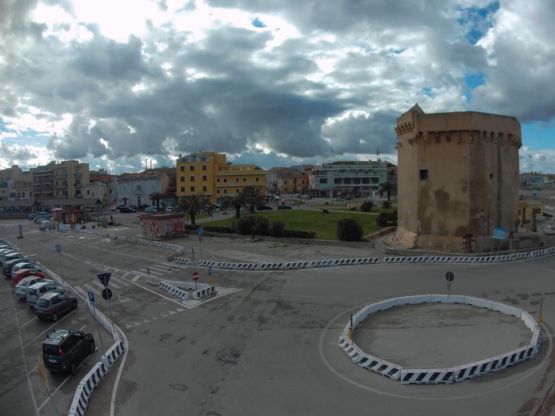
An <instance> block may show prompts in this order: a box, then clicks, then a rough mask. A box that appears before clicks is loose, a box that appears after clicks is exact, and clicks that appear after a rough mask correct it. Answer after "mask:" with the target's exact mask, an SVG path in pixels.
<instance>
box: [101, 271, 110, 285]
mask: <svg viewBox="0 0 555 416" xmlns="http://www.w3.org/2000/svg"><path fill="white" fill-rule="evenodd" d="M97 276H98V280H100V283H102V284H103V285H104V287H108V283H110V276H112V273H110V272H106V273H100V274H97Z"/></svg>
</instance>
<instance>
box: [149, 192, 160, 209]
mask: <svg viewBox="0 0 555 416" xmlns="http://www.w3.org/2000/svg"><path fill="white" fill-rule="evenodd" d="M160 198H162V194H161V193H159V192H153V193H151V194H150V195H149V196H148V199H150V202H152V205H156V209H160Z"/></svg>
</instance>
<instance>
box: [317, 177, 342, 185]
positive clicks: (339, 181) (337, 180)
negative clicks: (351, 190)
mask: <svg viewBox="0 0 555 416" xmlns="http://www.w3.org/2000/svg"><path fill="white" fill-rule="evenodd" d="M320 183H322V182H320ZM333 183H334V185H339V184H341V178H333Z"/></svg>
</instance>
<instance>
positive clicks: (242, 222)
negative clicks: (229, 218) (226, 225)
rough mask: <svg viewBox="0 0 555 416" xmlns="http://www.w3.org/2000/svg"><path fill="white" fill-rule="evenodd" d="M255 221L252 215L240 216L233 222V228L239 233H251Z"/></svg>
mask: <svg viewBox="0 0 555 416" xmlns="http://www.w3.org/2000/svg"><path fill="white" fill-rule="evenodd" d="M255 223H256V219H255V218H254V217H253V216H248V217H241V218H239V219H238V220H237V221H236V222H235V224H236V226H235V228H236V231H237V233H239V234H252V232H253V231H254V227H255Z"/></svg>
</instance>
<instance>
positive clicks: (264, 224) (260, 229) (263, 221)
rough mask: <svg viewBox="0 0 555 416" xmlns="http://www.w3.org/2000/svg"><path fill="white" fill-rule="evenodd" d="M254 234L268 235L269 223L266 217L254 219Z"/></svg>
mask: <svg viewBox="0 0 555 416" xmlns="http://www.w3.org/2000/svg"><path fill="white" fill-rule="evenodd" d="M254 232H255V233H256V234H257V235H268V234H270V221H269V220H268V218H266V217H256V221H255V223H254Z"/></svg>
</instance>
